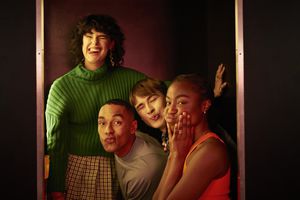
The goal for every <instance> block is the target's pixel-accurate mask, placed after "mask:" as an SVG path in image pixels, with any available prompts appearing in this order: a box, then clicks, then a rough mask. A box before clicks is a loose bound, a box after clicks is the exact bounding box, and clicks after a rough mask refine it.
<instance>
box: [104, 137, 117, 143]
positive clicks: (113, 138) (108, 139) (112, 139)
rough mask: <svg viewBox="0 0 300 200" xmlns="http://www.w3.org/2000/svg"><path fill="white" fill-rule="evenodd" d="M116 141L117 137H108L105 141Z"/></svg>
mask: <svg viewBox="0 0 300 200" xmlns="http://www.w3.org/2000/svg"><path fill="white" fill-rule="evenodd" d="M115 141H116V138H115V137H107V138H105V139H104V142H105V143H106V144H113V143H115Z"/></svg>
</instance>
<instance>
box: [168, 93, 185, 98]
mask: <svg viewBox="0 0 300 200" xmlns="http://www.w3.org/2000/svg"><path fill="white" fill-rule="evenodd" d="M181 97H186V98H188V97H189V96H188V95H185V94H181V95H178V96H176V97H175V99H178V98H181ZM166 99H170V97H168V96H166Z"/></svg>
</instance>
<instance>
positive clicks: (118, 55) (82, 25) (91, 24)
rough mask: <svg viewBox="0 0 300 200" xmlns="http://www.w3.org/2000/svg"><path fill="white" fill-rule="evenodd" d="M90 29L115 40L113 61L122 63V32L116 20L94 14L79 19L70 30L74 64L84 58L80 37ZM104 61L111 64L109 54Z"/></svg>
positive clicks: (116, 63) (123, 52) (116, 64)
mask: <svg viewBox="0 0 300 200" xmlns="http://www.w3.org/2000/svg"><path fill="white" fill-rule="evenodd" d="M92 29H95V30H96V31H98V32H103V33H105V34H106V35H108V36H109V37H110V39H111V40H114V41H115V47H114V49H113V50H112V57H113V62H114V65H115V66H120V65H122V64H123V62H124V59H123V56H124V54H125V50H124V48H123V43H124V40H125V36H124V33H123V32H122V30H121V28H120V26H119V25H118V24H117V21H116V20H115V19H114V18H112V17H111V16H109V15H94V14H92V15H88V16H85V17H83V18H82V19H81V20H79V22H78V23H77V25H76V26H75V28H74V30H73V31H72V36H71V44H70V46H71V47H70V51H71V54H72V55H73V57H74V62H75V64H78V63H79V62H81V61H82V60H83V58H84V56H83V53H82V38H83V35H84V34H86V33H89V32H91V30H92ZM105 62H106V63H107V64H109V65H111V62H110V58H109V56H107V57H106V61H105Z"/></svg>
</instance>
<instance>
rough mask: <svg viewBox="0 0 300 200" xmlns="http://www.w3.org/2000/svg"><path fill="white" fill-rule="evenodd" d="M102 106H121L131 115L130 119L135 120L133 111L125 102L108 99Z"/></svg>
mask: <svg viewBox="0 0 300 200" xmlns="http://www.w3.org/2000/svg"><path fill="white" fill-rule="evenodd" d="M104 105H118V106H123V107H124V108H125V109H126V110H127V111H128V112H129V113H130V114H131V115H132V117H133V118H135V109H134V108H133V107H132V106H131V105H130V103H128V102H127V101H124V100H122V99H110V100H108V101H106V102H105V103H104V104H103V105H102V106H104Z"/></svg>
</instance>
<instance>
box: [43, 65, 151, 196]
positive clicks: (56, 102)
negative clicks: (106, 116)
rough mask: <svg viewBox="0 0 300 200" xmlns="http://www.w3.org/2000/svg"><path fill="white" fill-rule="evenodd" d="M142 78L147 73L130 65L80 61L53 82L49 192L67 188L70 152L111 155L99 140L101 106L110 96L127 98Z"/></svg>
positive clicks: (49, 119)
mask: <svg viewBox="0 0 300 200" xmlns="http://www.w3.org/2000/svg"><path fill="white" fill-rule="evenodd" d="M142 78H145V75H144V74H142V73H140V72H137V71H135V70H133V69H129V68H124V67H115V68H111V69H110V68H108V67H107V66H106V65H103V66H102V67H100V68H99V69H97V70H96V71H89V70H87V69H85V68H84V67H83V66H82V64H79V65H78V66H76V68H74V69H73V70H71V71H70V72H68V73H67V74H65V75H63V76H62V77H60V78H58V79H57V80H55V81H54V82H53V84H52V86H51V88H50V91H49V96H48V100H47V106H46V128H47V147H48V153H49V155H50V175H49V179H48V183H47V184H48V186H49V187H48V188H49V192H51V191H64V183H65V173H66V166H67V155H68V153H71V154H75V155H82V156H95V155H101V156H112V154H109V153H107V152H105V150H104V149H103V147H102V145H101V143H100V140H99V136H98V130H97V128H98V123H97V120H98V112H99V109H100V107H101V106H102V105H103V103H104V102H106V101H107V100H110V99H115V98H120V99H124V100H127V101H128V97H129V92H130V90H131V88H132V87H133V85H134V84H135V83H136V82H137V81H138V80H140V79H142Z"/></svg>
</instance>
